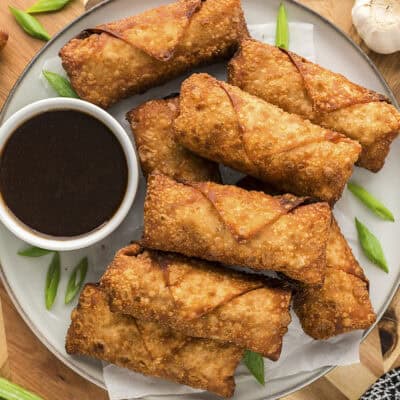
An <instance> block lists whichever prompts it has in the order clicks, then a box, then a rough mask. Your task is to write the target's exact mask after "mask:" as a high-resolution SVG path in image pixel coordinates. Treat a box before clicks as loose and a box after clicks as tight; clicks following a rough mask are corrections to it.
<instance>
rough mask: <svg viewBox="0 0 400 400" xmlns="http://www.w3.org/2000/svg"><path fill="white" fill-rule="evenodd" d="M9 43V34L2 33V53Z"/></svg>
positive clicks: (0, 47) (0, 35)
mask: <svg viewBox="0 0 400 400" xmlns="http://www.w3.org/2000/svg"><path fill="white" fill-rule="evenodd" d="M7 41H8V33H7V32H3V31H0V51H1V50H3V49H4V47H5V46H6V44H7Z"/></svg>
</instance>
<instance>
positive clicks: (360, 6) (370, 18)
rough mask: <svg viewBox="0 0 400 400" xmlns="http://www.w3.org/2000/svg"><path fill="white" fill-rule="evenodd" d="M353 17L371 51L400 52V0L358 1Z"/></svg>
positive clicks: (383, 52)
mask: <svg viewBox="0 0 400 400" xmlns="http://www.w3.org/2000/svg"><path fill="white" fill-rule="evenodd" d="M352 17H353V24H354V26H355V27H356V29H357V32H358V34H359V35H360V36H361V37H362V39H363V40H364V42H365V43H366V45H367V46H368V47H369V48H370V49H371V50H373V51H375V52H377V53H381V54H389V53H394V52H395V51H399V50H400V0H356V2H355V4H354V6H353V10H352Z"/></svg>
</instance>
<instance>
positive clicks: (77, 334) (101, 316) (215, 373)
mask: <svg viewBox="0 0 400 400" xmlns="http://www.w3.org/2000/svg"><path fill="white" fill-rule="evenodd" d="M71 318H72V322H71V326H70V328H69V330H68V334H67V339H66V350H67V353H69V354H79V355H85V356H90V357H94V358H97V359H100V360H104V361H108V362H111V363H113V364H116V365H118V366H120V367H124V368H129V369H131V370H132V371H135V372H140V373H142V374H144V375H150V376H156V377H160V378H164V379H168V380H171V381H174V382H177V383H180V384H184V385H188V386H193V387H195V388H200V389H204V390H208V391H211V392H214V393H216V394H218V395H220V396H223V397H230V396H232V395H233V392H234V389H235V382H234V378H233V375H234V373H235V369H236V367H237V365H238V363H239V362H240V360H241V358H242V355H243V350H242V349H241V348H239V347H237V346H235V345H233V344H229V343H223V342H218V341H216V340H209V339H200V338H192V337H188V336H185V335H183V334H182V333H179V332H175V331H173V330H171V329H169V328H166V327H163V326H161V325H159V324H157V323H155V322H148V321H141V320H138V319H135V318H133V317H130V316H126V315H122V314H115V313H112V312H111V311H110V307H109V304H108V297H107V296H106V294H105V292H103V291H102V290H101V289H100V288H99V287H98V286H96V285H91V284H88V285H86V286H85V288H84V289H83V291H82V293H81V295H80V299H79V304H78V306H77V308H76V309H75V310H74V311H73V312H72V317H71Z"/></svg>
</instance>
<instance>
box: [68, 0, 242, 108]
mask: <svg viewBox="0 0 400 400" xmlns="http://www.w3.org/2000/svg"><path fill="white" fill-rule="evenodd" d="M154 21H156V22H154ZM245 37H248V32H247V27H246V23H245V20H244V16H243V11H242V9H241V5H240V0H206V1H201V0H179V1H177V2H175V3H171V4H168V5H165V6H161V7H158V8H156V9H153V10H149V11H147V12H145V13H143V14H139V15H137V16H133V17H129V18H126V19H124V20H121V21H117V22H114V23H109V24H105V25H101V26H98V27H96V28H95V29H92V30H88V31H87V32H86V34H84V35H82V37H80V38H76V39H72V40H71V41H70V42H69V43H67V44H66V45H65V46H64V47H63V48H62V49H61V52H60V57H61V59H62V63H63V66H64V68H65V70H66V71H67V73H68V76H69V77H70V80H71V83H72V86H73V87H74V89H75V90H76V92H77V93H78V95H79V96H80V97H81V98H82V99H84V100H87V101H90V102H92V103H95V104H97V105H100V106H101V107H104V108H107V107H109V106H110V105H111V104H113V103H115V102H116V101H118V100H120V99H121V98H124V97H127V96H129V95H133V94H137V93H141V92H143V91H145V90H147V89H149V88H151V87H154V86H157V85H159V84H161V83H163V82H166V81H168V80H169V79H172V78H173V77H175V76H178V75H180V74H181V73H183V72H185V71H188V70H189V69H191V68H193V67H196V66H199V65H203V64H210V63H213V62H216V61H218V60H221V59H225V58H228V57H230V56H231V55H232V54H233V52H234V51H235V49H236V48H237V44H238V41H239V40H240V39H242V38H245Z"/></svg>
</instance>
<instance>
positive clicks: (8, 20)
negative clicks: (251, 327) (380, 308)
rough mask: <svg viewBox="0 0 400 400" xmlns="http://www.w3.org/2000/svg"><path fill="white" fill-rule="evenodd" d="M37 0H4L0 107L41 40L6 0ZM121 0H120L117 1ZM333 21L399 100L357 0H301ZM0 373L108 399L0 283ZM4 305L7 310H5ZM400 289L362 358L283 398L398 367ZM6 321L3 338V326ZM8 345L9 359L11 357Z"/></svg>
mask: <svg viewBox="0 0 400 400" xmlns="http://www.w3.org/2000/svg"><path fill="white" fill-rule="evenodd" d="M33 1H34V0H8V1H5V0H1V1H0V30H5V31H7V32H8V33H9V34H10V39H9V42H8V44H7V46H6V48H5V49H4V50H3V52H2V53H0V107H1V106H2V105H3V103H4V101H5V99H6V97H7V95H8V93H9V91H10V89H11V88H12V86H13V84H14V83H15V81H16V79H17V78H18V76H19V75H20V74H21V72H22V70H23V69H24V68H25V66H26V65H27V63H28V62H29V61H30V60H31V58H32V57H33V56H34V55H35V53H36V52H37V51H38V50H39V49H40V48H41V46H42V45H43V42H41V41H39V40H36V39H33V38H30V37H29V36H27V35H26V34H24V32H22V30H21V29H20V28H19V27H18V25H17V24H16V23H15V21H14V20H13V18H12V17H11V16H10V13H9V11H8V5H12V6H14V7H17V8H21V9H24V8H26V7H27V6H28V5H30V4H32V3H33ZM116 1H118V0H116ZM300 2H301V3H303V4H305V5H307V6H309V7H311V8H313V9H314V10H315V11H317V12H319V13H320V14H322V15H323V16H324V17H326V18H328V19H329V20H331V21H332V22H334V23H335V24H336V25H337V26H338V27H339V28H340V29H342V30H343V31H344V32H345V33H347V34H348V35H349V36H350V37H351V38H352V39H354V40H355V41H356V42H357V43H359V44H361V46H362V47H363V49H364V50H366V51H367V53H368V54H369V56H370V57H371V58H372V60H373V61H374V62H375V63H376V65H377V66H378V68H379V70H380V71H381V72H382V74H383V75H384V77H385V78H386V80H387V82H388V83H389V85H390V87H391V88H392V90H393V91H394V93H395V94H396V96H397V99H398V100H399V101H400V53H397V54H393V55H389V56H381V55H378V54H375V53H372V52H370V51H368V49H367V48H366V47H365V46H364V45H363V44H362V43H361V40H360V38H359V37H358V35H357V33H356V32H355V30H354V28H353V26H352V24H351V14H350V11H351V7H352V5H353V0H340V1H337V0H301V1H300ZM83 11H84V7H83V4H82V0H72V1H71V3H70V4H69V5H68V6H67V7H65V8H64V9H63V10H62V11H61V12H58V13H53V14H47V15H40V16H39V19H40V21H41V22H42V23H43V25H44V26H45V27H46V28H47V29H48V31H49V32H50V33H51V34H54V33H56V32H57V31H58V30H59V29H61V28H62V27H63V26H65V25H66V24H67V23H68V22H70V21H71V20H72V19H74V18H75V17H76V16H78V15H80V14H81V13H82V12H83ZM0 299H1V302H2V304H0V375H3V376H4V375H6V376H9V374H10V371H11V377H12V380H14V381H15V382H16V383H19V384H21V385H22V386H25V387H26V388H28V389H30V390H32V391H34V392H36V393H38V394H39V395H41V396H42V397H43V398H44V399H46V400H54V399H57V400H105V399H107V398H108V397H107V394H106V392H104V391H103V390H101V389H99V388H98V387H96V386H95V385H93V384H91V383H89V382H87V381H86V380H85V379H83V378H81V377H80V376H79V375H77V374H75V373H74V372H73V371H71V370H70V369H69V368H68V367H66V366H65V365H64V364H63V363H62V362H60V361H59V360H58V359H57V358H56V357H55V356H53V355H52V353H50V352H49V351H48V350H47V349H46V347H45V346H43V345H42V344H41V342H40V341H39V340H38V339H37V338H36V337H35V336H34V334H33V333H32V332H31V331H30V330H29V328H28V327H27V325H26V324H25V323H24V321H23V320H22V319H21V317H20V316H19V314H18V313H17V311H16V309H15V308H14V306H13V305H12V303H11V300H10V298H9V297H8V296H7V294H6V292H5V289H4V287H3V286H2V284H1V283H0ZM1 305H2V308H3V315H1ZM399 319H400V291H399V292H398V293H397V295H396V296H395V298H394V299H393V301H392V304H391V305H390V307H389V309H388V310H387V312H386V313H385V315H384V317H383V318H382V320H381V321H380V322H379V324H378V326H377V327H376V328H375V329H374V330H373V331H372V332H371V334H370V335H369V336H368V338H367V339H366V340H365V341H364V342H363V344H362V346H361V363H360V364H355V365H351V366H348V367H340V368H335V369H334V370H333V371H332V372H330V373H329V374H328V375H326V376H325V377H323V378H321V379H319V380H318V381H316V382H315V383H313V384H311V385H309V386H308V387H306V388H304V389H302V390H300V391H298V392H296V393H294V394H292V395H290V396H287V397H285V400H342V399H343V400H346V399H350V400H355V399H358V398H359V397H360V395H361V394H362V393H363V392H364V391H365V390H366V389H367V388H368V387H369V386H370V385H371V384H372V383H373V382H375V380H376V379H377V378H378V377H379V376H380V375H382V374H383V373H384V372H385V371H387V370H389V369H390V368H392V367H394V366H400V345H399V343H398V334H399V326H400V324H399ZM3 320H4V322H5V332H6V336H7V340H6V341H5V336H4V331H3V328H2V325H3ZM7 347H8V361H7Z"/></svg>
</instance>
